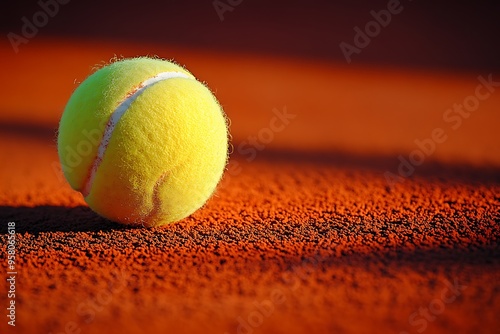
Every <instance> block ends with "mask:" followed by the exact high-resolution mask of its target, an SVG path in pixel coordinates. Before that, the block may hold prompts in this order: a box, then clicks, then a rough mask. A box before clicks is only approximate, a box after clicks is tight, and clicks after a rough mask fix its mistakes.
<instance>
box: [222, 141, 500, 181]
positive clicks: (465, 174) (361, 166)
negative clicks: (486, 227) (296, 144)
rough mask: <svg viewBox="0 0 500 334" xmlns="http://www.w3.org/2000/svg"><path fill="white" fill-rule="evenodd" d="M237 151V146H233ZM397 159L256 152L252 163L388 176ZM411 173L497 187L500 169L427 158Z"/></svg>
mask: <svg viewBox="0 0 500 334" xmlns="http://www.w3.org/2000/svg"><path fill="white" fill-rule="evenodd" d="M234 146H235V147H237V146H238V144H237V143H234ZM401 156H403V157H405V158H406V160H408V154H407V153H401ZM232 157H233V158H236V159H237V160H244V161H246V162H248V163H251V161H248V160H246V158H247V157H243V156H241V155H240V154H238V153H237V152H235V153H233V154H232ZM398 157H399V155H387V156H383V155H358V154H352V153H348V152H345V151H316V152H306V151H294V150H274V149H265V150H263V151H259V153H258V154H257V158H256V159H255V161H259V160H266V161H271V162H276V163H280V162H282V163H295V164H303V163H308V164H318V165H331V166H332V167H341V168H346V169H353V170H366V171H372V172H376V173H381V174H384V173H385V172H391V173H393V174H395V175H398V174H399V171H398V169H399V168H400V165H401V161H400V160H399V159H398ZM413 167H414V171H413V173H411V175H409V176H408V178H411V177H415V176H418V177H423V178H426V179H429V181H430V180H440V181H450V182H451V181H454V182H464V183H486V184H500V167H496V166H474V165H471V164H466V163H441V162H437V161H434V160H433V159H432V156H430V157H428V158H426V161H424V163H423V164H422V165H420V166H413ZM402 171H409V169H408V165H405V167H404V168H402Z"/></svg>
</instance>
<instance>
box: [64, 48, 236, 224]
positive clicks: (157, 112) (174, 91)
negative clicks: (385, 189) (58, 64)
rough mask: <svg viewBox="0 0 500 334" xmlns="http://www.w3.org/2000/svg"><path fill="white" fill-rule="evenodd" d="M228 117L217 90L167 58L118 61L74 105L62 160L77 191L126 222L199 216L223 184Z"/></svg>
mask: <svg viewBox="0 0 500 334" xmlns="http://www.w3.org/2000/svg"><path fill="white" fill-rule="evenodd" d="M227 151H228V131H227V124H226V118H225V115H224V113H223V111H222V109H221V107H220V105H219V103H218V102H217V100H216V99H215V97H214V96H213V95H212V93H211V92H210V90H209V89H208V88H207V87H206V86H205V85H203V84H202V83H200V82H199V81H197V80H196V78H195V77H194V76H193V75H192V74H191V73H189V72H188V71H187V70H186V69H184V68H182V67H180V66H178V65H176V64H173V63H171V62H168V61H164V60H159V59H152V58H146V57H141V58H133V59H125V60H120V61H116V62H114V63H112V64H110V65H108V66H106V67H103V68H101V69H99V70H98V71H96V72H95V73H93V74H92V75H90V76H89V77H88V78H87V79H86V80H85V81H83V82H82V83H81V84H80V85H79V86H78V88H77V89H76V90H75V92H74V93H73V95H72V96H71V98H70V99H69V101H68V104H67V105H66V108H65V110H64V113H63V115H62V118H61V122H60V124H59V135H58V153H59V158H60V161H61V165H62V169H63V172H64V175H65V177H66V179H67V180H68V182H69V184H70V185H71V187H72V188H73V189H75V190H78V191H80V192H81V193H82V194H83V196H84V198H85V201H86V202H87V203H88V205H89V206H90V208H91V209H92V210H94V211H95V212H97V213H98V214H100V215H102V216H104V217H106V218H108V219H110V220H114V221H117V222H121V223H124V224H131V225H143V226H158V225H162V224H166V223H171V222H174V221H178V220H180V219H182V218H184V217H187V216H189V215H190V214H191V213H193V212H194V211H196V210H197V209H199V208H200V207H201V206H203V205H204V203H205V202H206V201H207V200H208V198H209V197H210V196H211V195H212V193H213V192H214V190H215V188H216V186H217V184H218V182H219V180H220V179H221V177H222V174H223V171H224V168H225V165H226V161H227Z"/></svg>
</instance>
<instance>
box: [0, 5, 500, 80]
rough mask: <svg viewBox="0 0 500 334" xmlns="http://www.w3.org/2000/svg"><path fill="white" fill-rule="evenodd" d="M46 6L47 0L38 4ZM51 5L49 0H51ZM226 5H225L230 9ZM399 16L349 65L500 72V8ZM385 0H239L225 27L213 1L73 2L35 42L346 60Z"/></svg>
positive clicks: (9, 8)
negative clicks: (55, 39)
mask: <svg viewBox="0 0 500 334" xmlns="http://www.w3.org/2000/svg"><path fill="white" fill-rule="evenodd" d="M42 1H47V0H42ZM49 1H50V0H49ZM227 1H228V0H223V1H222V2H226V3H227ZM401 5H402V6H403V8H404V9H403V11H402V12H401V13H400V14H398V15H395V16H393V17H392V21H391V23H390V24H389V26H387V27H386V28H383V29H382V32H381V33H380V34H379V35H378V36H376V37H375V38H374V39H373V40H372V42H371V44H370V45H369V46H368V47H366V48H365V49H363V50H362V52H361V54H359V55H356V54H355V55H353V64H367V63H370V64H373V63H375V64H381V65H393V66H394V65H395V66H405V67H413V68H442V69H465V70H479V69H486V70H489V71H495V70H498V69H500V39H499V37H498V36H499V33H500V2H498V1H491V2H477V1H475V2H473V1H470V2H467V3H466V2H462V3H457V2H456V1H445V2H440V3H436V1H424V0H413V1H409V0H402V1H401ZM386 7H387V1H348V0H343V1H326V0H323V1H321V0H316V1H296V0H286V1H285V0H279V1H262V0H243V1H242V2H241V3H240V4H239V5H237V6H235V7H234V8H233V10H232V11H227V12H225V13H224V20H223V21H221V20H220V18H219V16H218V14H217V12H216V10H215V8H214V5H213V1H212V0H205V1H195V0H182V1H181V0H170V1H168V0H167V1H165V0H163V1H132V0H122V1H116V0H113V1H96V0H85V1H84V0H71V1H70V2H69V3H68V4H65V5H61V6H60V9H59V13H58V14H57V15H55V17H53V18H51V19H50V20H49V22H48V24H47V26H45V27H43V28H42V29H40V32H39V34H40V35H41V36H45V37H50V36H66V37H68V36H69V37H74V38H81V37H83V38H88V39H102V40H109V39H111V40H115V41H116V40H118V41H120V40H123V41H126V42H146V43H150V42H153V43H160V44H166V45H176V46H191V47H192V46H194V47H200V48H209V49H218V50H234V51H242V52H255V53H261V54H262V53H264V54H265V53H270V54H280V55H290V56H293V57H309V58H310V57H312V58H321V59H328V60H334V61H339V62H342V63H346V62H345V59H344V57H343V55H342V53H341V51H340V48H339V43H341V42H342V41H344V42H347V43H350V44H352V42H353V38H354V34H355V32H354V30H353V28H354V27H355V26H359V27H361V28H363V27H364V25H365V24H366V23H367V22H368V21H370V20H373V18H372V17H371V15H370V11H371V10H375V11H379V10H382V9H385V8H386ZM39 10H40V6H39V4H38V3H37V1H9V2H8V3H6V4H4V5H3V10H2V14H1V15H2V17H1V20H0V31H1V32H2V35H3V36H4V37H3V38H6V35H7V33H8V32H15V33H20V30H21V26H22V22H21V18H22V17H23V16H26V17H27V18H28V19H30V21H31V18H32V16H33V14H34V13H36V12H37V11H39Z"/></svg>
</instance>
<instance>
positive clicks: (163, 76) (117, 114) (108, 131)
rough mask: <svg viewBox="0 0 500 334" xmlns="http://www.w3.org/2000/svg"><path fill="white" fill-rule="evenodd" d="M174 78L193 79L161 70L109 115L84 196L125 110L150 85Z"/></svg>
mask: <svg viewBox="0 0 500 334" xmlns="http://www.w3.org/2000/svg"><path fill="white" fill-rule="evenodd" d="M172 78H185V79H192V77H190V76H188V75H187V74H185V73H182V72H161V73H158V74H157V75H155V76H154V77H151V78H149V79H146V80H144V81H143V82H141V83H140V84H139V85H138V86H137V87H135V88H134V89H133V90H132V91H131V92H129V93H128V94H127V96H126V98H125V99H124V100H122V101H121V102H120V103H119V104H118V107H117V108H116V109H115V110H114V111H113V112H112V113H111V116H110V117H109V120H108V122H107V124H106V128H105V130H104V134H103V136H102V139H101V142H100V143H99V147H98V148H97V155H96V157H95V159H94V162H93V163H92V166H91V167H90V174H89V175H88V176H87V179H86V181H85V184H84V187H83V190H82V194H83V196H84V197H87V196H88V194H89V193H90V188H91V187H92V184H93V183H94V178H95V174H96V172H97V169H98V168H99V166H100V165H101V162H102V158H103V156H104V153H105V152H106V148H107V147H108V144H109V141H110V140H111V136H112V135H113V131H114V130H115V127H116V125H117V124H118V122H119V121H120V119H121V118H122V116H123V115H124V114H125V112H126V111H127V110H128V108H129V107H130V106H131V105H132V103H133V102H134V101H135V100H136V99H137V98H138V97H139V96H140V95H141V94H142V93H143V92H144V91H145V90H146V89H147V88H149V87H151V86H153V85H154V84H156V83H158V82H160V81H164V80H168V79H172Z"/></svg>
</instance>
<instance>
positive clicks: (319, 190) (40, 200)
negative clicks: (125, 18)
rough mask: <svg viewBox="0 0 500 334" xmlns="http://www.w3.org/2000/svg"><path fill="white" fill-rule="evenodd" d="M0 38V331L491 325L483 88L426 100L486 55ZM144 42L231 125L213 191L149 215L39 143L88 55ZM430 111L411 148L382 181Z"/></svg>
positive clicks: (498, 165)
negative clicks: (451, 63)
mask: <svg viewBox="0 0 500 334" xmlns="http://www.w3.org/2000/svg"><path fill="white" fill-rule="evenodd" d="M2 43H3V44H1V45H0V57H1V59H2V64H3V65H2V79H3V80H2V81H1V82H0V91H1V92H2V98H1V100H0V141H1V146H0V161H1V164H0V180H1V181H0V182H1V183H0V217H1V230H0V231H1V235H0V239H1V240H2V248H3V249H2V255H1V257H0V260H1V265H0V267H1V268H2V277H4V278H2V280H1V282H2V283H1V284H0V289H1V294H0V306H1V307H0V308H1V309H2V310H3V311H2V317H1V318H0V319H2V320H1V324H0V332H1V333H33V334H37V333H45V334H48V333H52V334H60V333H122V334H128V333H220V334H224V333H245V334H250V333H256V334H257V333H373V332H379V333H402V332H407V333H422V332H425V333H494V332H495V331H496V330H498V328H499V326H500V320H499V313H500V283H499V282H500V247H499V241H500V145H499V143H500V135H499V131H498V125H499V124H500V123H499V121H500V116H499V110H500V87H498V86H497V87H493V88H492V87H490V88H491V89H492V90H491V91H488V90H487V89H482V90H481V92H482V93H483V94H486V93H487V92H489V95H488V97H487V98H484V99H481V100H480V101H479V105H478V106H477V107H476V108H475V109H474V110H473V111H472V112H471V113H470V116H468V117H460V118H455V119H454V121H453V122H451V121H448V122H447V121H446V120H444V119H443V115H444V114H445V113H446V111H447V110H448V109H449V108H452V107H453V104H454V103H458V104H460V103H464V100H466V99H467V97H469V96H475V94H476V87H477V86H478V85H479V84H481V81H480V79H478V77H479V76H482V77H483V78H488V75H491V76H492V78H493V80H495V81H496V82H498V81H500V74H498V73H488V72H472V71H471V72H467V71H462V72H460V71H454V72H447V71H444V70H443V71H437V70H433V71H431V70H416V69H407V68H402V67H382V66H368V65H364V66H361V65H352V66H346V65H345V64H344V65H342V64H337V63H329V62H322V61H318V60H315V61H313V60H307V59H301V58H294V57H283V56H264V55H258V54H248V53H242V52H241V53H237V52H234V53H231V52H227V51H223V52H222V51H221V52H213V51H206V50H204V49H201V48H199V49H197V48H187V47H186V48H181V47H173V48H172V47H160V46H157V45H135V44H133V45H131V44H120V43H109V42H102V43H99V42H96V41H92V42H90V41H85V40H82V41H78V42H75V41H70V40H66V39H62V38H60V39H44V38H38V39H36V40H33V41H31V42H30V44H29V45H27V46H26V47H25V48H24V49H23V51H22V52H20V53H19V54H15V53H13V52H12V49H11V46H10V45H9V44H8V43H6V42H5V43H4V42H2ZM144 54H156V55H159V56H160V57H165V58H175V59H176V60H177V61H178V62H179V63H181V64H184V65H186V66H187V67H188V68H189V70H190V71H192V72H193V73H194V74H195V75H196V76H197V77H198V78H200V80H203V81H206V82H207V83H208V84H209V86H210V87H211V89H212V90H213V91H214V92H215V94H216V96H217V97H218V98H219V99H220V101H221V104H222V105H223V107H224V109H225V111H226V113H227V115H228V116H229V118H230V119H231V127H230V129H231V133H232V136H233V138H232V145H233V149H232V151H233V152H232V154H231V157H230V164H229V165H228V169H227V171H226V174H225V177H224V179H223V181H222V183H221V184H220V186H219V188H218V190H217V192H216V194H215V196H214V197H213V198H212V199H211V200H210V201H209V202H208V203H207V205H206V206H205V207H204V208H202V209H201V210H199V211H197V212H196V213H195V214H193V215H192V216H190V217H188V218H186V219H184V220H182V221H180V222H177V223H174V224H171V225H168V226H164V227H160V228H153V229H143V228H129V227H124V226H121V225H118V224H115V223H113V222H110V221H107V220H105V219H103V218H100V217H99V216H97V215H96V214H94V213H93V212H92V211H91V210H90V209H89V208H88V207H87V206H86V205H85V202H84V200H83V198H82V196H81V195H80V194H79V193H77V192H75V191H73V190H72V189H71V188H70V187H69V186H68V185H67V183H66V182H65V181H64V179H63V177H62V175H61V173H60V167H59V163H58V157H57V152H56V145H55V143H56V130H57V126H58V120H59V118H60V115H61V113H62V110H63V109H64V105H65V103H66V101H67V99H68V98H69V96H70V94H71V92H72V91H73V90H74V88H75V87H76V84H77V83H78V82H81V81H82V80H83V79H85V77H86V76H87V75H88V74H90V73H91V72H92V66H93V65H98V64H102V63H103V62H107V61H109V60H110V59H111V58H112V57H113V56H114V55H117V56H124V57H128V56H136V55H144ZM483 88H484V87H483ZM284 115H286V116H284ZM454 116H455V117H457V115H455V114H454ZM459 121H460V124H458V122H459ZM273 125H276V126H273ZM453 126H455V128H454V127H453ZM435 129H441V132H440V133H441V135H440V136H439V138H440V142H434V149H433V150H432V152H431V153H429V154H428V155H427V154H425V155H424V156H423V160H424V161H423V163H422V164H421V165H418V166H413V167H414V170H412V171H411V173H410V172H408V175H406V176H404V177H401V178H397V179H396V181H395V182H393V183H391V182H388V180H387V178H386V176H387V172H391V173H392V174H393V175H398V168H400V158H398V157H399V156H400V155H401V156H402V157H403V158H405V159H409V156H410V154H411V152H415V150H418V149H419V147H418V146H417V144H416V143H415V140H420V141H425V140H427V142H428V140H429V139H430V138H433V137H432V133H433V131H434V130H435ZM443 138H446V139H443ZM429 147H431V146H429ZM414 154H418V153H414ZM407 168H408V167H407ZM410 174H411V175H410ZM8 222H15V231H16V242H17V244H16V252H17V253H16V270H17V277H16V299H15V301H16V326H15V328H12V327H11V326H7V318H6V314H7V311H6V308H7V306H8V302H9V299H8V298H7V290H8V288H9V286H8V284H7V281H6V279H5V278H6V277H7V274H6V272H7V259H6V244H7V234H6V233H7V223H8Z"/></svg>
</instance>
